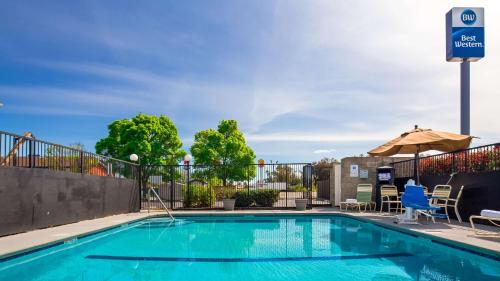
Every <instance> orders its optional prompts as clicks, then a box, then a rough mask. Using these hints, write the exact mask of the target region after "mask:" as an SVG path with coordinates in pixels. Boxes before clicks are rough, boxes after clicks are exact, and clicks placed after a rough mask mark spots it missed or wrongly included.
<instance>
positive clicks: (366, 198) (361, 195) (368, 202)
mask: <svg viewBox="0 0 500 281" xmlns="http://www.w3.org/2000/svg"><path fill="white" fill-rule="evenodd" d="M372 191H373V186H372V185H371V184H369V183H366V184H365V183H361V184H358V186H357V188H356V199H346V201H344V202H340V210H342V206H344V207H345V210H346V211H347V208H349V207H351V208H353V209H354V208H355V207H357V208H358V210H359V211H360V212H361V207H362V206H364V207H365V209H364V211H365V212H366V207H367V206H368V207H369V208H370V211H371V210H372V204H375V202H373V201H372ZM375 207H376V206H375Z"/></svg>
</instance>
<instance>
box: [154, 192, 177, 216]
mask: <svg viewBox="0 0 500 281" xmlns="http://www.w3.org/2000/svg"><path fill="white" fill-rule="evenodd" d="M149 190H151V191H153V194H154V195H155V196H156V198H157V199H158V200H159V201H160V203H161V205H162V206H163V208H165V211H167V214H168V216H169V217H170V219H171V220H173V221H175V218H174V216H172V214H171V213H170V211H169V210H168V208H167V205H165V203H164V202H163V200H161V198H160V195H158V193H157V192H156V191H155V190H154V188H150V189H149Z"/></svg>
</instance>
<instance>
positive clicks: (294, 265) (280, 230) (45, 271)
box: [0, 216, 500, 281]
mask: <svg viewBox="0 0 500 281" xmlns="http://www.w3.org/2000/svg"><path fill="white" fill-rule="evenodd" d="M0 280H2V281H3V280H120V281H124V280H182V281H190V280H196V281H201V280H217V281H224V280H259V281H264V280H287V281H290V280H301V281H309V280H350V281H352V280H474V281H479V280H500V261H498V260H495V259H491V258H488V257H486V256H482V255H477V254H474V253H471V252H467V251H462V250H459V249H456V248H453V247H448V246H445V245H442V244H439V243H435V242H432V241H431V240H428V239H425V238H420V237H418V236H412V235H408V234H404V233H400V232H396V231H393V230H390V229H386V228H382V227H380V226H377V225H374V224H371V223H367V222H363V221H359V220H356V219H352V218H348V217H344V216H255V217H251V216H250V217H249V216H240V217H226V216H224V217H183V218H178V219H177V220H176V221H175V222H170V221H169V219H167V218H151V219H146V220H142V221H138V222H135V223H132V224H129V225H123V226H120V227H117V228H113V229H111V230H107V231H104V232H100V233H97V234H93V235H90V236H86V237H83V238H78V239H76V240H72V241H67V242H65V243H62V244H59V245H56V246H51V247H47V248H45V249H41V250H37V251H34V252H31V253H27V254H23V255H18V256H14V257H11V258H7V259H4V260H2V261H0Z"/></svg>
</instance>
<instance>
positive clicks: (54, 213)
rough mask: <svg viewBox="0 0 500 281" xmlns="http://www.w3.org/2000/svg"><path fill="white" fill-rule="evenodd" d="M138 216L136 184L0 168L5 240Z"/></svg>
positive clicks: (0, 222)
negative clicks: (43, 230)
mask: <svg viewBox="0 0 500 281" xmlns="http://www.w3.org/2000/svg"><path fill="white" fill-rule="evenodd" d="M135 211H139V188H138V185H137V181H135V180H129V179H117V178H111V177H99V176H92V175H82V174H78V173H70V172H61V171H51V170H47V169H29V168H17V167H0V236H3V235H8V234H14V233H19V232H24V231H28V230H32V229H37V228H45V227H50V226H55V225H61V224H68V223H73V222H78V221H81V220H86V219H94V218H100V217H104V216H109V215H115V214H122V213H128V212H135Z"/></svg>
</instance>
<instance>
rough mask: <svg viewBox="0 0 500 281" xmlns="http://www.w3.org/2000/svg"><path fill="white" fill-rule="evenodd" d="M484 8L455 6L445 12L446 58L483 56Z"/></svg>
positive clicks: (456, 59)
mask: <svg viewBox="0 0 500 281" xmlns="http://www.w3.org/2000/svg"><path fill="white" fill-rule="evenodd" d="M484 42H485V41H484V8H479V7H475V8H473V7H467V8H464V7H455V8H452V9H451V10H450V11H449V12H448V13H446V60H447V61H459V62H460V61H463V60H464V59H467V61H478V60H480V59H481V58H483V57H484V49H485V44H484Z"/></svg>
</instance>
